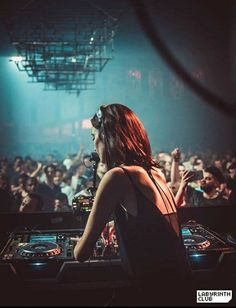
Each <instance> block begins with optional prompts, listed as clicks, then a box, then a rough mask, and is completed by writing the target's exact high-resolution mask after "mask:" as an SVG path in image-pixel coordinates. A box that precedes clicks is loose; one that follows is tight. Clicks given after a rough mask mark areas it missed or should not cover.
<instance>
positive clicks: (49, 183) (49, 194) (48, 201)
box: [37, 164, 61, 212]
mask: <svg viewBox="0 0 236 308" xmlns="http://www.w3.org/2000/svg"><path fill="white" fill-rule="evenodd" d="M55 172H56V166H55V165H53V164H50V165H47V166H45V167H44V174H45V181H44V182H42V183H40V184H39V185H38V188H37V193H38V194H40V195H41V196H42V198H43V203H44V207H43V211H49V212H50V211H53V208H54V196H55V194H57V193H59V192H61V189H60V187H59V186H57V185H55V184H54V182H53V179H54V176H55Z"/></svg>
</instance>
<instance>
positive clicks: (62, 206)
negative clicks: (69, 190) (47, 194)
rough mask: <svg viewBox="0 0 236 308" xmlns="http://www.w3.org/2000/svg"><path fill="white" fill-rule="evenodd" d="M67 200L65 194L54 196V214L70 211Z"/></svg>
mask: <svg viewBox="0 0 236 308" xmlns="http://www.w3.org/2000/svg"><path fill="white" fill-rule="evenodd" d="M70 210H71V209H70V207H69V204H68V198H67V195H66V194H63V193H57V194H56V195H55V196H54V212H67V211H70Z"/></svg>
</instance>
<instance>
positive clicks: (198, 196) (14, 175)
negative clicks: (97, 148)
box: [0, 146, 236, 212]
mask: <svg viewBox="0 0 236 308" xmlns="http://www.w3.org/2000/svg"><path fill="white" fill-rule="evenodd" d="M153 157H154V159H155V161H156V162H157V163H158V165H159V168H160V169H161V171H162V172H163V174H164V176H165V179H166V181H167V183H168V185H169V187H170V188H171V190H172V192H173V195H174V197H175V201H176V205H177V207H182V206H202V205H227V204H229V205H233V204H236V197H235V190H236V155H235V154H232V153H231V154H229V153H227V154H225V155H221V156H217V155H216V154H209V153H201V154H186V153H184V152H181V151H180V149H178V148H176V149H174V150H173V151H172V152H171V153H168V152H164V151H161V152H159V153H153ZM106 171H107V168H106V165H105V164H103V163H101V162H100V163H99V164H98V169H97V172H96V183H97V185H98V184H99V182H100V180H101V178H102V177H103V175H104V174H105V173H106ZM199 171H202V172H199ZM196 175H197V176H198V178H196ZM199 176H200V177H199ZM92 186H93V168H92V163H91V162H90V155H88V153H86V151H85V149H84V148H83V146H81V147H80V149H79V151H78V153H77V154H67V155H66V156H65V157H64V158H63V159H60V160H59V159H57V158H56V157H55V156H54V155H52V154H48V155H47V156H46V157H45V158H44V159H43V160H40V161H39V160H35V159H33V158H32V157H31V156H25V157H22V156H16V157H15V158H14V160H13V161H11V160H10V159H8V158H7V157H5V156H0V200H1V207H0V212H35V211H44V212H48V211H50V212H53V211H71V205H72V200H73V198H74V197H75V196H78V195H81V194H82V195H85V196H87V195H89V194H90V192H89V189H90V188H91V187H92Z"/></svg>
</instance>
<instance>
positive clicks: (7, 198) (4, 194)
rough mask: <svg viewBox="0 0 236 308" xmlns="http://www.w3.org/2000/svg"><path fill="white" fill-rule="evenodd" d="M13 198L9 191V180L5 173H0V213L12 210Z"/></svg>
mask: <svg viewBox="0 0 236 308" xmlns="http://www.w3.org/2000/svg"><path fill="white" fill-rule="evenodd" d="M14 209H15V199H14V197H13V194H12V192H11V187H10V181H9V178H8V176H7V175H6V174H2V173H0V213H4V212H12V211H13V210H14Z"/></svg>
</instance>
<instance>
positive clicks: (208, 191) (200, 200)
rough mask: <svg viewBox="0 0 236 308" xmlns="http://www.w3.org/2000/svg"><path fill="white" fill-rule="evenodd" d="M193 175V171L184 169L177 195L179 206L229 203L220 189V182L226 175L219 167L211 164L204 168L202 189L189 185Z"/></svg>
mask: <svg viewBox="0 0 236 308" xmlns="http://www.w3.org/2000/svg"><path fill="white" fill-rule="evenodd" d="M193 177H194V174H193V173H192V171H189V170H186V171H184V174H183V177H182V180H181V184H180V187H179V190H178V192H177V194H176V196H175V201H176V205H177V207H180V206H185V205H189V206H204V205H215V206H216V205H226V204H228V202H227V200H226V199H225V198H224V196H222V193H221V192H220V191H219V189H218V188H219V187H220V184H221V183H222V182H224V176H223V174H222V172H221V171H220V170H219V169H218V168H216V167H215V166H210V167H207V168H205V169H204V172H203V178H202V179H201V180H200V190H197V189H195V188H193V187H191V186H190V185H188V183H190V182H191V180H192V178H193Z"/></svg>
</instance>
